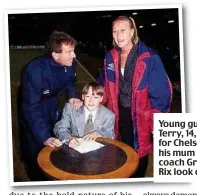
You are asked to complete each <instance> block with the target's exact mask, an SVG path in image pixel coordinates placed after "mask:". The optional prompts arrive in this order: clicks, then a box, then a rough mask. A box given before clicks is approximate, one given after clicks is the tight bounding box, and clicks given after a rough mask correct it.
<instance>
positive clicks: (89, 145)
mask: <svg viewBox="0 0 197 195" xmlns="http://www.w3.org/2000/svg"><path fill="white" fill-rule="evenodd" d="M103 146H105V145H103V144H101V143H98V142H96V141H85V140H84V141H82V142H81V143H80V145H79V146H77V147H76V148H74V149H75V150H76V151H78V152H80V153H81V154H83V153H87V152H91V151H93V150H98V149H99V148H102V147H103Z"/></svg>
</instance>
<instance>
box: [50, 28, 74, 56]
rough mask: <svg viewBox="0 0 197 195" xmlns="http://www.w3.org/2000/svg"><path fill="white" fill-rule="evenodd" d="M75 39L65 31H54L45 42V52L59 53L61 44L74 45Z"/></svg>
mask: <svg viewBox="0 0 197 195" xmlns="http://www.w3.org/2000/svg"><path fill="white" fill-rule="evenodd" d="M76 43H77V42H76V40H75V39H74V38H73V37H71V36H70V35H69V34H67V33H65V32H59V31H54V32H52V34H51V36H50V39H49V40H48V41H47V42H46V52H47V53H48V54H49V55H51V54H52V52H56V53H61V52H62V44H65V45H72V46H74V47H75V46H76Z"/></svg>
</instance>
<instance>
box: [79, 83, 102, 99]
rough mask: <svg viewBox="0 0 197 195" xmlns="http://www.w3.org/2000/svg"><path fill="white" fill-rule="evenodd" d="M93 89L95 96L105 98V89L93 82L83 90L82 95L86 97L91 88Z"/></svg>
mask: <svg viewBox="0 0 197 195" xmlns="http://www.w3.org/2000/svg"><path fill="white" fill-rule="evenodd" d="M90 87H92V92H93V95H95V94H96V95H99V96H103V94H104V88H103V86H102V85H100V84H99V83H97V82H91V83H87V84H86V85H85V86H84V88H83V90H82V94H83V95H86V94H87V93H88V90H89V88H90Z"/></svg>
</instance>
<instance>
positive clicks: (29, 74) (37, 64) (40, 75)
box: [19, 31, 82, 181]
mask: <svg viewBox="0 0 197 195" xmlns="http://www.w3.org/2000/svg"><path fill="white" fill-rule="evenodd" d="M75 45H76V41H75V40H74V39H73V38H72V37H71V36H70V35H68V34H66V33H64V32H58V31H55V32H53V33H52V34H51V36H50V39H49V41H48V42H47V51H48V52H47V55H43V56H40V57H38V58H36V59H34V60H32V61H31V62H30V63H29V64H28V65H27V66H26V67H25V68H24V70H23V72H22V77H21V87H20V92H21V93H20V94H21V95H20V102H19V121H20V135H21V148H22V154H23V159H24V161H25V164H26V168H27V173H28V176H29V177H30V179H31V180H34V181H38V180H43V177H42V174H41V172H40V170H39V168H38V165H37V160H36V159H37V155H38V153H39V151H40V150H41V149H42V148H43V147H44V146H46V145H49V146H51V147H54V146H60V145H61V142H60V141H59V140H58V139H56V138H54V137H53V127H54V125H55V123H56V122H57V120H58V118H59V117H58V105H59V101H58V95H59V94H63V93H64V94H65V95H66V96H67V97H68V99H69V102H70V103H71V104H72V105H73V107H74V108H75V109H77V108H78V107H80V106H81V105H82V102H81V101H80V100H79V99H78V98H79V95H78V93H77V91H76V87H75V81H76V62H75V59H74V58H75V57H76V56H75V52H74V49H75Z"/></svg>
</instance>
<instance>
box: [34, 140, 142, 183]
mask: <svg viewBox="0 0 197 195" xmlns="http://www.w3.org/2000/svg"><path fill="white" fill-rule="evenodd" d="M96 141H97V142H99V143H101V144H104V145H105V146H104V147H102V148H100V149H97V150H94V151H91V152H88V153H83V154H81V153H79V152H77V151H76V150H74V149H72V148H69V147H68V146H67V145H65V144H64V145H63V146H61V147H59V148H52V147H49V146H46V147H45V148H43V149H42V150H41V151H40V153H39V155H38V159H37V160H38V164H39V166H40V168H41V170H42V171H43V172H44V173H45V175H46V176H47V177H48V178H50V179H52V180H87V179H113V178H128V177H129V176H131V175H132V174H133V173H134V172H135V171H136V169H137V167H138V163H139V158H138V155H137V153H136V152H135V150H133V149H132V148H131V147H130V146H128V145H126V144H124V143H122V142H120V141H117V140H112V139H108V138H98V139H97V140H96Z"/></svg>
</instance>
